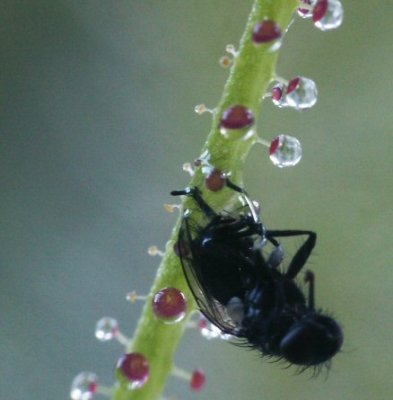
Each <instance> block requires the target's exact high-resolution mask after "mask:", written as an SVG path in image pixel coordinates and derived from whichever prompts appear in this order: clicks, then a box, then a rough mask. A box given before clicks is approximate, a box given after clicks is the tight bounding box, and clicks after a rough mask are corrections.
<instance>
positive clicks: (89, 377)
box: [70, 371, 98, 400]
mask: <svg viewBox="0 0 393 400" xmlns="http://www.w3.org/2000/svg"><path fill="white" fill-rule="evenodd" d="M97 388H98V378H97V375H96V374H95V373H94V372H87V371H83V372H81V373H79V374H78V375H77V376H76V377H75V378H74V379H73V381H72V383H71V389H70V398H71V400H91V399H93V398H94V395H95V393H96V392H97Z"/></svg>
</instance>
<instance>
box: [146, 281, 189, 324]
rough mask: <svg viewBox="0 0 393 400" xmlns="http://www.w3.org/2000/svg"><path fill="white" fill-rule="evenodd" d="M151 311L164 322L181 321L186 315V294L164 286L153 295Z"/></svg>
mask: <svg viewBox="0 0 393 400" xmlns="http://www.w3.org/2000/svg"><path fill="white" fill-rule="evenodd" d="M152 306H153V312H154V314H155V316H156V317H157V318H158V319H160V320H162V321H163V322H165V323H175V322H179V321H181V320H182V319H183V318H184V316H185V315H186V311H187V299H186V296H185V295H184V294H183V293H182V292H181V291H180V290H178V289H176V288H172V287H169V288H165V289H161V290H160V291H159V292H157V293H156V294H155V295H154V297H153V304H152Z"/></svg>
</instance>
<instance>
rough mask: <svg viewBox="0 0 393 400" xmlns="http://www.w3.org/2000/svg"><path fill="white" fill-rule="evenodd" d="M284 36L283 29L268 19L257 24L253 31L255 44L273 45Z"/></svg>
mask: <svg viewBox="0 0 393 400" xmlns="http://www.w3.org/2000/svg"><path fill="white" fill-rule="evenodd" d="M281 36H282V32H281V28H280V26H279V25H278V23H277V22H276V21H273V20H269V19H266V20H264V21H261V22H257V23H256V24H255V25H254V28H253V31H252V40H253V42H254V43H255V44H264V43H271V42H273V41H275V40H277V39H280V38H281Z"/></svg>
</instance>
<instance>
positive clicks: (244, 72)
mask: <svg viewBox="0 0 393 400" xmlns="http://www.w3.org/2000/svg"><path fill="white" fill-rule="evenodd" d="M298 5H299V1H298V0H255V1H254V4H253V7H252V10H251V12H250V15H249V18H248V21H247V24H246V27H245V31H244V33H243V36H242V38H241V40H240V45H239V49H238V54H237V57H235V59H234V62H233V64H232V67H231V70H230V73H229V77H228V80H227V82H226V84H225V87H224V91H223V94H222V97H221V100H220V102H219V104H218V106H217V108H216V111H215V113H214V114H213V122H212V128H211V131H210V133H209V135H208V137H207V140H206V143H205V144H204V146H203V148H202V151H201V154H204V155H206V154H208V155H209V163H210V164H212V165H214V167H215V168H218V169H220V170H221V171H225V172H228V173H230V174H231V180H233V181H234V182H236V183H237V184H238V185H242V173H243V167H244V162H245V159H246V157H247V154H248V152H249V151H250V149H251V147H252V145H253V144H254V143H255V142H256V141H257V140H258V139H257V137H256V136H255V135H253V136H251V137H250V138H249V139H247V140H243V139H237V140H231V139H227V138H225V137H224V136H223V135H222V134H221V133H220V129H219V121H220V118H221V116H222V113H223V111H224V110H226V109H227V108H228V107H230V106H233V105H237V104H240V105H243V106H245V107H247V108H249V109H250V110H252V112H253V113H254V116H255V120H257V118H258V115H259V114H260V109H261V101H262V97H263V95H264V94H265V92H266V90H267V88H268V85H269V83H270V82H271V80H272V79H273V77H274V76H275V65H276V61H277V57H278V52H279V51H278V50H277V48H275V49H272V47H271V46H270V45H268V44H263V45H259V46H256V45H255V44H254V43H253V42H252V30H253V27H254V25H255V24H256V23H257V22H260V21H263V20H265V19H268V20H273V21H275V22H276V23H277V24H278V25H279V26H280V27H281V31H282V32H285V31H286V29H287V27H288V25H289V24H290V21H291V18H292V16H293V13H294V11H295V10H296V7H297V6H298ZM254 126H255V125H254ZM189 185H190V186H198V187H200V188H201V189H202V190H204V175H203V174H202V172H201V168H198V169H197V170H196V172H195V174H194V176H193V177H192V179H191V182H190V184H189ZM170 189H174V188H169V189H168V191H169V190H170ZM203 196H204V198H205V199H206V201H207V202H208V203H209V204H211V205H213V207H217V208H218V209H220V208H223V207H224V206H225V205H228V204H229V203H230V202H231V200H232V198H231V197H232V196H233V194H232V191H229V190H222V191H220V192H214V193H213V192H208V191H205V190H204V194H203ZM192 206H193V205H192V201H189V199H187V198H186V199H184V203H183V209H184V208H192ZM180 222H181V213H180V214H179V218H178V221H177V223H176V225H175V227H174V229H173V231H172V235H171V239H170V240H169V242H168V243H167V246H166V251H165V254H164V257H163V259H162V262H161V264H160V266H159V269H158V272H157V276H156V278H155V280H154V283H153V286H152V288H151V291H150V295H149V296H148V299H147V301H146V303H145V306H144V309H143V311H142V315H141V317H140V320H139V322H138V325H137V329H136V332H135V334H134V337H133V340H132V344H130V347H129V348H128V349H127V351H128V352H131V351H135V352H139V353H142V354H143V355H144V356H145V357H146V358H147V359H148V360H149V363H150V376H149V379H148V381H147V383H146V384H145V386H144V387H143V388H141V389H137V390H132V391H130V390H129V389H127V387H126V385H125V384H124V379H122V377H121V376H120V375H119V373H118V378H120V379H119V383H118V384H117V385H116V387H115V390H114V392H113V396H112V399H113V400H158V399H159V398H160V396H161V395H162V392H163V390H164V387H165V383H166V380H167V378H168V376H169V375H170V373H171V371H172V369H173V358H174V354H175V351H176V348H177V346H178V344H179V341H180V339H181V337H182V335H183V332H184V330H185V328H186V326H187V318H186V319H185V320H183V321H182V322H179V323H176V324H172V325H167V324H164V323H162V322H161V321H159V320H157V319H156V318H155V317H154V315H153V311H152V306H151V301H152V297H153V295H154V293H156V292H158V291H159V290H160V289H162V288H164V287H175V288H177V289H179V290H181V291H182V292H183V293H184V294H185V295H186V296H187V298H188V315H190V314H191V312H192V311H193V310H195V302H194V300H193V298H192V295H191V293H190V291H189V288H188V285H187V283H186V281H185V279H184V276H183V271H182V269H181V265H180V260H179V258H178V257H177V255H176V254H175V252H174V251H173V246H174V244H175V243H176V240H177V232H178V228H179V226H180ZM121 382H123V384H122V383H121Z"/></svg>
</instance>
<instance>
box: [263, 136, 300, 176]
mask: <svg viewBox="0 0 393 400" xmlns="http://www.w3.org/2000/svg"><path fill="white" fill-rule="evenodd" d="M269 157H270V160H271V162H272V163H273V164H274V165H275V166H277V167H279V168H284V167H293V166H295V165H296V164H297V163H298V162H299V161H300V160H301V158H302V147H301V144H300V142H299V140H298V139H296V138H295V137H292V136H289V135H279V136H277V137H275V138H274V139H273V140H272V141H271V143H270V148H269Z"/></svg>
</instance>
